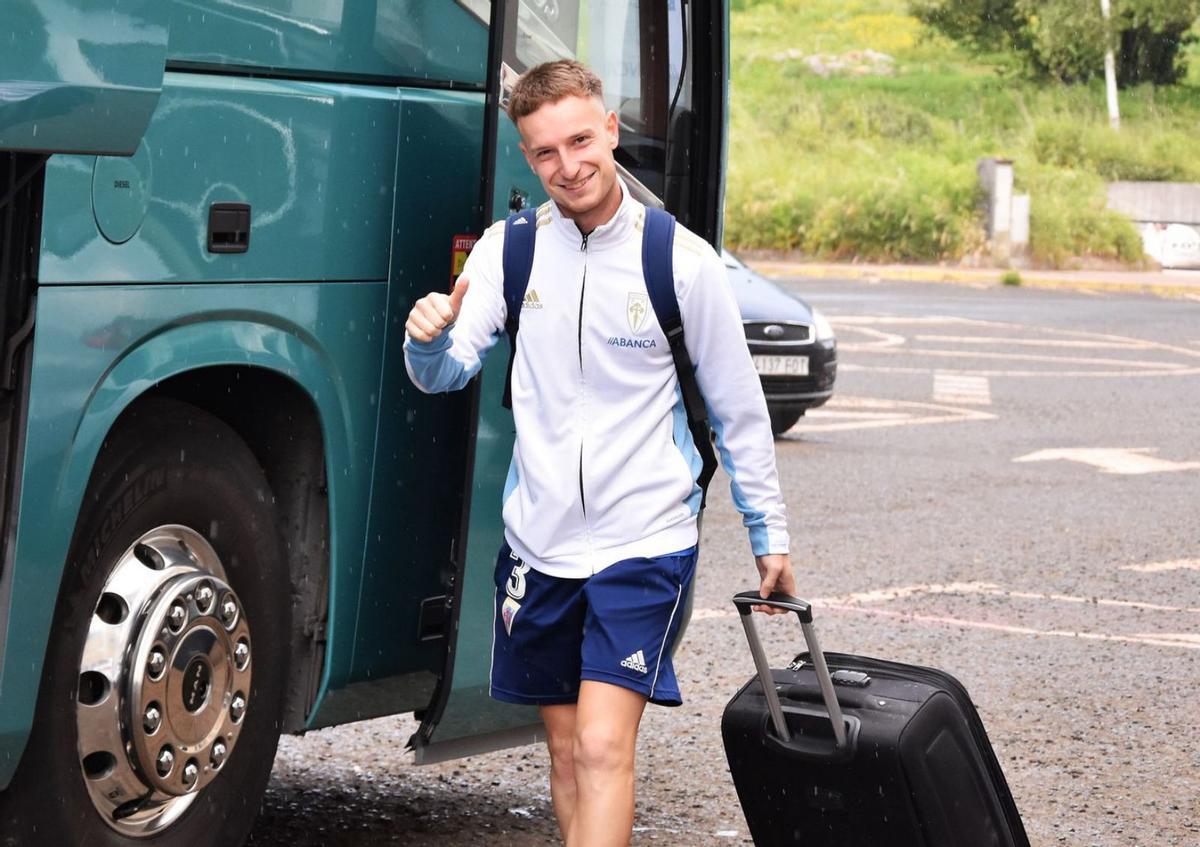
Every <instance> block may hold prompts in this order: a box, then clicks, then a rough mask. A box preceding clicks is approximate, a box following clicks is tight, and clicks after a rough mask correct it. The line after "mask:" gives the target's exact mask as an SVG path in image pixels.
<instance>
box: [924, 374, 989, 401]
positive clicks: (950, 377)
mask: <svg viewBox="0 0 1200 847" xmlns="http://www.w3.org/2000/svg"><path fill="white" fill-rule="evenodd" d="M933 399H934V402H936V403H965V404H967V405H976V406H990V405H992V390H991V386H990V384H989V383H988V378H987V377H986V376H964V375H962V374H950V373H945V372H944V371H934V372H933Z"/></svg>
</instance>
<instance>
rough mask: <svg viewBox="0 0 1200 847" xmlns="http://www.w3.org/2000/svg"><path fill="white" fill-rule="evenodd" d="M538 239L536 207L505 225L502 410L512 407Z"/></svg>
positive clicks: (510, 218)
mask: <svg viewBox="0 0 1200 847" xmlns="http://www.w3.org/2000/svg"><path fill="white" fill-rule="evenodd" d="M536 236H537V208H536V207H535V208H529V209H525V210H524V211H521V212H517V213H516V214H515V215H509V216H508V220H506V221H505V222H504V262H503V268H504V307H505V309H504V311H505V318H504V331H505V332H506V333H508V375H507V376H506V377H505V378H504V399H503V401H502V402H503V404H504V408H506V409H511V408H512V371H513V362H515V361H516V358H517V331H518V330H519V329H520V325H521V305H522V304H523V303H524V301H525V289H526V288H528V287H529V274H530V272H531V271H532V270H533V244H534V239H535V238H536Z"/></svg>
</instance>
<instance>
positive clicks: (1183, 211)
mask: <svg viewBox="0 0 1200 847" xmlns="http://www.w3.org/2000/svg"><path fill="white" fill-rule="evenodd" d="M1108 207H1109V208H1110V209H1113V210H1115V211H1117V212H1123V213H1124V214H1126V215H1128V216H1129V217H1131V218H1133V219H1134V220H1135V221H1137V222H1139V223H1163V224H1190V225H1192V226H1200V183H1196V182H1110V183H1109V184H1108Z"/></svg>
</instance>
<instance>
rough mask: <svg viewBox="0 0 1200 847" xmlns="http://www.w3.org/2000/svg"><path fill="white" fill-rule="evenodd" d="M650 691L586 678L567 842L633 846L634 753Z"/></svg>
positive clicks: (570, 846) (583, 846) (577, 846)
mask: <svg viewBox="0 0 1200 847" xmlns="http://www.w3.org/2000/svg"><path fill="white" fill-rule="evenodd" d="M645 708H646V697H645V696H644V695H642V694H639V693H637V692H636V691H631V690H629V689H628V688H621V687H620V686H617V685H610V684H608V683H606V682H596V681H593V680H590V679H585V680H584V681H583V682H582V684H581V685H580V687H579V703H578V706H577V711H576V714H575V744H574V750H573V766H574V772H575V787H576V796H575V810H574V814H573V815H572V817H571V822H570V826H569V828H568V830H567V839H566V841H567V847H628V844H629V840H630V837H631V835H632V834H633V808H634V795H633V787H634V776H633V764H634V753H635V751H636V747H637V731H638V724H639V723H641V719H642V712H643V711H644V710H645Z"/></svg>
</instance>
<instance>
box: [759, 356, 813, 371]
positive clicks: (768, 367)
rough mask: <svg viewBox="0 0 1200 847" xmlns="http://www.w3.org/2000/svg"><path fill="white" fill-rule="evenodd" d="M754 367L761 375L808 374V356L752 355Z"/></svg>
mask: <svg viewBox="0 0 1200 847" xmlns="http://www.w3.org/2000/svg"><path fill="white" fill-rule="evenodd" d="M753 359H754V369H755V370H756V371H758V372H759V373H760V374H761V375H763V376H808V356H754V357H753Z"/></svg>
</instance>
